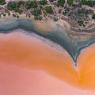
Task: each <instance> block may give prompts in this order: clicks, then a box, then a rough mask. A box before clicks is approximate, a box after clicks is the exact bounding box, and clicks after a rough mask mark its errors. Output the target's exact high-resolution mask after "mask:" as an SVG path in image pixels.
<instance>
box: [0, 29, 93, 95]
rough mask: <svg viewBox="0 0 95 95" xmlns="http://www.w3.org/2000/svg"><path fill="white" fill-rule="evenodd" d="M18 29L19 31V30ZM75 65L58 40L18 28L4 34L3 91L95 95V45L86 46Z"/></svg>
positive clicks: (0, 53) (0, 54) (0, 40)
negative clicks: (49, 39) (46, 38)
mask: <svg viewBox="0 0 95 95" xmlns="http://www.w3.org/2000/svg"><path fill="white" fill-rule="evenodd" d="M17 31H18V32H17ZM77 63H78V66H77V67H75V66H74V64H73V61H72V59H71V57H70V56H69V54H68V53H67V52H66V51H65V50H64V49H62V48H61V47H60V46H58V45H57V44H54V43H53V42H50V41H48V40H45V39H44V38H41V37H39V36H37V35H35V34H29V35H28V34H27V33H24V30H20V29H19V30H15V31H13V32H11V33H8V34H3V33H1V34H0V93H1V94H2V95H6V94H7V95H95V92H94V90H95V81H94V80H95V45H94V44H93V45H91V46H89V47H88V48H86V49H84V50H82V52H81V54H80V55H79V58H78V61H77Z"/></svg>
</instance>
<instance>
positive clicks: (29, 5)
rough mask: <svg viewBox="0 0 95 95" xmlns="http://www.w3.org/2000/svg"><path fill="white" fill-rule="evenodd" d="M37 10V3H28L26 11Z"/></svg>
mask: <svg viewBox="0 0 95 95" xmlns="http://www.w3.org/2000/svg"><path fill="white" fill-rule="evenodd" d="M31 8H37V2H36V1H26V9H31Z"/></svg>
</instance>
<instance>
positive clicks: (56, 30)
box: [0, 17, 95, 64]
mask: <svg viewBox="0 0 95 95" xmlns="http://www.w3.org/2000/svg"><path fill="white" fill-rule="evenodd" d="M4 20H6V22H4V21H3V19H2V22H0V31H1V33H8V32H9V31H10V30H15V29H19V28H20V29H24V30H26V31H28V32H29V33H31V31H32V32H34V33H36V34H38V35H40V36H43V37H44V38H46V39H49V40H51V41H53V42H55V43H57V44H59V45H60V46H61V47H62V48H64V49H65V50H66V51H67V52H68V53H69V54H70V56H71V57H72V59H73V60H74V62H75V63H76V64H77V57H78V55H79V54H80V52H81V50H82V49H84V48H85V47H88V46H89V45H91V44H93V43H94V42H95V38H94V35H93V34H91V35H90V34H88V33H87V34H86V33H84V35H82V36H81V34H80V33H79V34H77V32H76V33H75V34H74V32H73V31H70V30H67V31H66V28H65V29H64V28H63V27H62V25H63V24H62V23H61V24H62V25H60V22H58V23H59V24H58V23H57V22H55V23H54V22H53V21H52V20H51V22H52V23H51V24H49V22H50V21H47V22H42V21H35V20H33V18H25V17H23V18H10V19H8V18H7V19H4ZM45 23H46V25H45ZM64 24H65V23H64ZM47 25H48V27H47ZM49 26H50V27H49ZM41 28H42V29H41ZM47 29H49V30H47ZM63 29H64V30H63ZM73 34H74V35H73ZM82 34H83V33H82Z"/></svg>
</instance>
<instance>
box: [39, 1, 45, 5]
mask: <svg viewBox="0 0 95 95" xmlns="http://www.w3.org/2000/svg"><path fill="white" fill-rule="evenodd" d="M39 3H40V4H41V5H46V4H47V0H40V1H39Z"/></svg>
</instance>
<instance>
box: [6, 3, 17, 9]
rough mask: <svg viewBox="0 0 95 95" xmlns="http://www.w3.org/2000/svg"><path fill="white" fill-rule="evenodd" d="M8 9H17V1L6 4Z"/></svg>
mask: <svg viewBox="0 0 95 95" xmlns="http://www.w3.org/2000/svg"><path fill="white" fill-rule="evenodd" d="M7 8H8V9H9V10H17V3H16V2H9V3H8V5H7Z"/></svg>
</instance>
